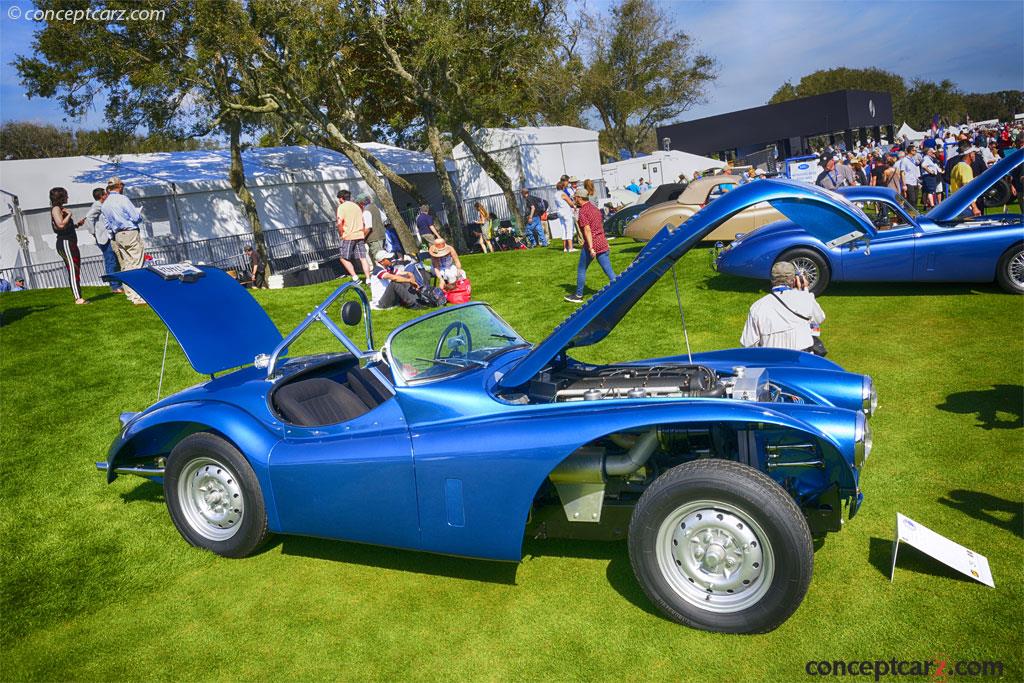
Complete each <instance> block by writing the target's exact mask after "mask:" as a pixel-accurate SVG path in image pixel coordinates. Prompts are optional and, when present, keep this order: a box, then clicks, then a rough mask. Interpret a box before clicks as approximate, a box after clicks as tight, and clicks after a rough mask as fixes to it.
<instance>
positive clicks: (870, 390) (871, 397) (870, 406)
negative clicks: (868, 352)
mask: <svg viewBox="0 0 1024 683" xmlns="http://www.w3.org/2000/svg"><path fill="white" fill-rule="evenodd" d="M861 402H862V405H863V407H864V413H865V414H867V415H868V417H870V416H872V415H874V414H875V411H876V410H878V390H876V389H875V382H874V380H872V379H871V378H870V377H868V376H867V375H864V384H863V386H862V388H861Z"/></svg>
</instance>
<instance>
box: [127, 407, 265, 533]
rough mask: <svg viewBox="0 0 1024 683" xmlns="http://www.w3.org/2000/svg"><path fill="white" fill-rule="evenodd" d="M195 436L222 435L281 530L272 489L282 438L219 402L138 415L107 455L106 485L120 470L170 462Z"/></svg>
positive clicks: (252, 418)
mask: <svg viewBox="0 0 1024 683" xmlns="http://www.w3.org/2000/svg"><path fill="white" fill-rule="evenodd" d="M196 432H212V433H215V434H218V435H220V436H222V437H224V438H225V439H227V440H228V441H229V442H231V443H232V444H233V445H234V446H235V448H237V449H238V450H239V451H241V453H242V455H243V456H244V457H245V459H246V460H247V461H248V462H249V465H250V466H251V467H252V469H253V472H255V474H256V478H257V479H258V480H259V482H260V488H261V489H262V490H263V499H264V503H265V505H266V509H267V523H268V526H269V527H270V529H271V530H272V531H277V530H278V529H279V525H278V517H277V506H276V504H275V501H274V490H273V488H272V487H271V483H270V468H269V456H270V451H271V449H272V448H273V447H274V445H275V444H276V443H277V442H278V440H279V438H280V437H279V436H278V435H277V434H275V433H274V432H273V431H271V430H270V429H268V428H267V427H266V426H264V425H263V424H262V423H261V422H260V421H259V420H257V419H256V418H255V417H253V416H252V415H250V414H249V413H247V412H245V411H244V410H242V409H240V408H238V407H236V406H233V405H231V404H228V403H222V402H219V401H185V402H181V403H172V404H169V405H164V406H161V407H158V408H156V409H155V410H153V409H151V410H149V411H147V412H144V413H140V414H139V415H138V416H136V417H135V418H133V419H132V420H131V421H129V422H128V424H127V425H125V427H124V428H123V429H122V430H121V433H120V434H118V437H117V439H116V440H115V441H114V443H113V444H112V445H111V446H110V450H109V451H108V453H107V482H108V483H109V482H112V481H113V480H114V479H115V478H116V477H117V473H116V472H115V469H116V468H117V467H120V466H123V465H128V464H132V463H135V462H139V461H143V460H151V459H152V458H155V457H158V456H166V455H167V454H169V453H170V452H171V450H173V449H174V447H175V446H176V445H177V444H178V443H179V442H180V441H181V440H182V439H184V438H185V437H186V436H188V435H190V434H194V433H196Z"/></svg>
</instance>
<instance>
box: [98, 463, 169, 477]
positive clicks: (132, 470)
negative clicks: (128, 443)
mask: <svg viewBox="0 0 1024 683" xmlns="http://www.w3.org/2000/svg"><path fill="white" fill-rule="evenodd" d="M96 469H98V470H99V471H100V472H109V471H110V465H109V464H108V463H107V462H105V461H103V462H97V463H96ZM114 474H134V475H135V476H137V477H162V476H164V468H163V467H115V468H114Z"/></svg>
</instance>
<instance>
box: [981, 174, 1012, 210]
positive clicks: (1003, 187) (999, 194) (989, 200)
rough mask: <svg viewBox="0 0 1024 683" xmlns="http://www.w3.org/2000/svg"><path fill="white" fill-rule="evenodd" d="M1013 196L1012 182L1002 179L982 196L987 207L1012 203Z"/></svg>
mask: <svg viewBox="0 0 1024 683" xmlns="http://www.w3.org/2000/svg"><path fill="white" fill-rule="evenodd" d="M1011 195H1012V192H1011V190H1010V181H1009V180H1007V179H1006V178H1001V179H1000V180H999V181H998V182H996V184H995V185H993V186H992V187H990V188H989V189H988V191H986V192H985V194H983V195H982V200H983V201H984V202H985V206H1002V205H1004V204H1009V203H1010V197H1011Z"/></svg>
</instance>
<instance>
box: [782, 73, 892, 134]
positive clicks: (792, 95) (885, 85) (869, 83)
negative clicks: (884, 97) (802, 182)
mask: <svg viewBox="0 0 1024 683" xmlns="http://www.w3.org/2000/svg"><path fill="white" fill-rule="evenodd" d="M836 90H877V91H881V92H887V93H889V94H890V95H891V96H892V113H893V117H894V119H895V120H896V121H901V120H903V119H905V118H906V109H905V105H906V97H907V86H906V83H904V82H903V77H902V76H899V75H898V74H894V73H890V72H888V71H883V70H882V69H876V68H874V67H872V68H868V69H848V68H846V67H838V68H835V69H820V70H818V71H815V72H813V73H809V74H807V75H806V76H804V77H803V78H801V79H800V82H799V83H797V84H796V85H795V86H794V85H793V84H792V83H790V82H789V81H786V82H785V83H783V84H782V85H781V86H780V87H779V89H778V90H776V91H775V94H773V95H772V98H771V99H770V100H768V104H778V103H779V102H787V101H789V100H795V99H797V98H800V97H810V96H812V95H824V94H825V93H829V92H835V91H836Z"/></svg>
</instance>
